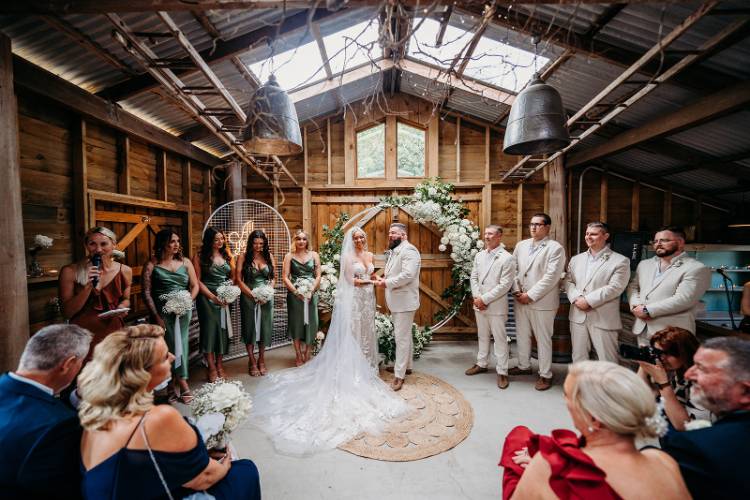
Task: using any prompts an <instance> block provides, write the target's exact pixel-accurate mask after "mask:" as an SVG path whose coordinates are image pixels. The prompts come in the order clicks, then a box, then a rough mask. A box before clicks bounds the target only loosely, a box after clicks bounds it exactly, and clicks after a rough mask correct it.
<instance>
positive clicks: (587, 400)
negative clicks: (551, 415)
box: [568, 361, 659, 437]
mask: <svg viewBox="0 0 750 500" xmlns="http://www.w3.org/2000/svg"><path fill="white" fill-rule="evenodd" d="M568 376H570V377H573V388H572V391H571V394H569V395H568V397H569V398H570V401H571V402H572V406H573V408H574V409H575V410H577V411H580V412H581V413H582V414H584V415H586V416H590V417H593V418H595V419H596V420H598V421H599V422H601V423H602V425H603V426H604V427H606V428H607V429H609V430H610V431H612V432H614V433H616V434H621V435H626V436H631V435H632V436H642V437H656V436H657V435H658V433H659V429H658V425H657V423H656V422H655V418H654V416H655V413H656V403H655V401H654V396H653V394H652V393H651V390H650V389H649V388H648V386H647V385H646V384H645V382H644V381H643V380H641V378H640V377H638V375H636V374H635V373H633V372H632V371H630V370H628V369H627V368H624V367H622V366H620V365H617V364H615V363H611V362H609V361H580V362H578V363H574V364H572V365H570V367H569V368H568Z"/></svg>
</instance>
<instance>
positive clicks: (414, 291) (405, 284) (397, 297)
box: [385, 241, 422, 312]
mask: <svg viewBox="0 0 750 500" xmlns="http://www.w3.org/2000/svg"><path fill="white" fill-rule="evenodd" d="M421 264H422V259H421V257H420V255H419V250H417V248H416V247H415V246H414V245H412V244H411V243H409V242H408V241H404V242H403V243H401V244H400V245H399V246H397V247H396V248H395V249H394V250H393V253H392V254H391V256H390V258H389V259H388V262H387V263H386V265H385V303H386V304H388V309H390V311H391V312H407V311H416V310H417V309H419V267H420V266H421Z"/></svg>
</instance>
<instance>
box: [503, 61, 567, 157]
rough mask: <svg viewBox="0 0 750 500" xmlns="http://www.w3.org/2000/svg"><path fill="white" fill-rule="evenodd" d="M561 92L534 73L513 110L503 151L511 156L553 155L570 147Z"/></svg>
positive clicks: (511, 109) (509, 117) (509, 118)
mask: <svg viewBox="0 0 750 500" xmlns="http://www.w3.org/2000/svg"><path fill="white" fill-rule="evenodd" d="M565 121H566V119H565V108H563V103H562V98H561V97H560V94H559V92H557V90H555V89H554V88H553V87H552V86H550V85H547V84H546V83H544V82H543V81H542V79H541V78H539V75H538V74H534V77H533V80H532V81H531V82H530V83H529V85H527V86H526V88H525V89H523V90H522V91H521V92H520V93H519V94H518V95H517V96H516V100H515V102H514V103H513V106H512V107H511V108H510V114H509V115H508V125H507V127H506V128H505V139H504V140H503V152H504V153H505V154H509V155H524V156H525V155H538V154H547V153H554V152H556V151H559V150H561V149H562V148H564V147H565V146H567V145H568V144H570V134H569V133H568V129H567V128H566V126H565Z"/></svg>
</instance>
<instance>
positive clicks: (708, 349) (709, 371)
mask: <svg viewBox="0 0 750 500" xmlns="http://www.w3.org/2000/svg"><path fill="white" fill-rule="evenodd" d="M693 360H694V364H693V366H691V367H690V368H689V369H688V371H687V372H685V379H686V380H688V381H689V382H690V383H691V384H692V385H691V397H692V399H693V400H694V401H695V402H697V403H698V404H700V405H701V406H703V407H704V408H706V409H707V410H709V411H710V412H711V413H713V414H715V415H717V416H718V417H719V419H718V420H717V421H716V422H715V423H714V424H713V425H710V424H707V425H710V426H708V427H704V428H699V429H696V430H688V431H685V432H677V431H671V432H670V433H669V434H667V435H666V436H665V437H664V438H663V439H662V448H663V449H664V451H666V452H667V453H669V454H670V455H671V456H672V458H674V459H675V460H676V461H677V463H678V464H679V465H680V470H681V471H682V476H683V477H684V478H685V483H686V484H687V487H688V489H689V490H690V493H691V494H692V496H693V498H696V499H701V498H748V497H750V474H748V472H747V454H748V449H750V340H745V339H740V338H738V337H717V338H712V339H709V340H707V341H706V343H704V344H703V345H702V346H701V347H700V348H699V349H698V351H697V352H696V353H695V356H694V358H693ZM688 428H690V423H688Z"/></svg>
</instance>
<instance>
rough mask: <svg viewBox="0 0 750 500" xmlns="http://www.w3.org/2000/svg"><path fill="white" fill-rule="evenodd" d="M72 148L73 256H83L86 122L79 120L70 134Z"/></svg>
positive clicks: (86, 223) (86, 205)
mask: <svg viewBox="0 0 750 500" xmlns="http://www.w3.org/2000/svg"><path fill="white" fill-rule="evenodd" d="M71 144H72V148H73V213H74V216H73V241H74V243H73V255H74V257H75V258H76V260H78V259H82V258H83V257H84V255H85V250H84V248H83V243H82V242H83V235H84V234H86V231H88V230H89V213H90V210H91V207H89V203H88V202H89V196H88V180H87V179H88V169H87V163H86V121H85V120H83V119H81V121H80V123H79V124H78V126H77V127H73V133H72V134H71Z"/></svg>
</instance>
